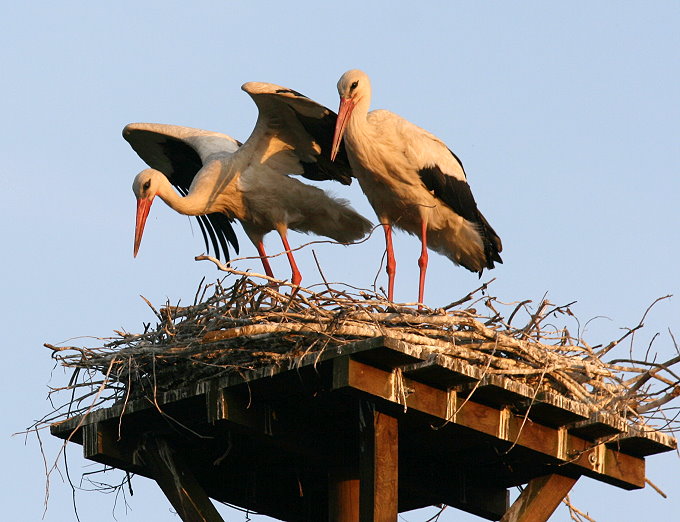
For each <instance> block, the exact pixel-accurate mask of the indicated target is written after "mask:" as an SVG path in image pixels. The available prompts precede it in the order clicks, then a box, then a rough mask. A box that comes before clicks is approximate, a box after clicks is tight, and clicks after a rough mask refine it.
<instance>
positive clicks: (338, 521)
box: [328, 469, 359, 522]
mask: <svg viewBox="0 0 680 522" xmlns="http://www.w3.org/2000/svg"><path fill="white" fill-rule="evenodd" d="M357 475H358V473H357V472H355V471H353V470H349V469H343V470H331V472H330V473H329V477H328V522H359V477H358V476H357Z"/></svg>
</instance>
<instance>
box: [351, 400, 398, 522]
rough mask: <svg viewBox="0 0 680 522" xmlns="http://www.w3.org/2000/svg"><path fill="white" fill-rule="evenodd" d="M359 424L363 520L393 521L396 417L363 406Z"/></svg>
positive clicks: (363, 521) (396, 483) (396, 501)
mask: <svg viewBox="0 0 680 522" xmlns="http://www.w3.org/2000/svg"><path fill="white" fill-rule="evenodd" d="M366 410H368V411H366ZM362 419H363V426H361V427H360V431H361V433H360V435H361V436H360V448H359V477H360V479H361V483H360V487H359V489H360V491H359V513H360V518H361V521H362V522H396V520H397V515H398V500H399V492H398V486H399V479H398V476H399V457H398V449H399V426H398V422H397V419H396V418H395V417H392V416H390V415H387V414H385V413H381V412H379V411H375V409H374V408H373V407H372V405H369V408H367V409H364V412H363V415H362Z"/></svg>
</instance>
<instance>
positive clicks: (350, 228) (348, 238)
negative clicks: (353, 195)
mask: <svg viewBox="0 0 680 522" xmlns="http://www.w3.org/2000/svg"><path fill="white" fill-rule="evenodd" d="M334 203H336V204H335V205H329V206H327V207H325V208H324V209H323V210H322V214H323V216H319V217H320V218H321V219H319V220H316V224H318V226H319V228H323V231H321V230H314V231H313V232H314V233H316V234H321V235H324V236H327V237H330V238H333V239H335V240H336V241H339V242H340V243H351V242H352V241H358V240H359V239H362V238H363V237H364V236H366V234H368V233H369V232H370V231H371V229H372V228H373V225H372V224H371V222H370V221H369V220H368V219H366V218H365V217H363V216H362V215H361V214H359V213H358V212H357V211H356V210H354V209H353V208H352V207H351V206H349V203H348V202H347V201H345V200H344V199H335V198H334Z"/></svg>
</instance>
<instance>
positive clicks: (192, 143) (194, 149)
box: [123, 123, 241, 261]
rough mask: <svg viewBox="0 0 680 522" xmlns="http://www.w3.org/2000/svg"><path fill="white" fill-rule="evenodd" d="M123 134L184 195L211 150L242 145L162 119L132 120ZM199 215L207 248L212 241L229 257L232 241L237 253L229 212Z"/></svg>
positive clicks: (229, 149)
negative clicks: (152, 120)
mask: <svg viewBox="0 0 680 522" xmlns="http://www.w3.org/2000/svg"><path fill="white" fill-rule="evenodd" d="M123 138H125V140H127V142H128V143H129V144H130V145H131V146H132V148H133V149H134V151H135V152H136V153H137V154H138V155H139V157H140V158H142V160H144V162H145V163H146V164H147V165H149V167H151V168H153V169H156V170H158V171H160V172H162V173H163V174H165V176H166V177H167V178H168V180H169V181H170V183H172V185H173V186H174V187H175V188H176V189H177V191H178V192H179V193H180V194H181V195H182V196H186V195H187V194H188V193H189V189H190V187H191V183H192V181H193V180H194V177H195V176H196V174H197V173H198V171H199V170H201V168H202V167H203V163H204V161H205V160H206V159H207V158H208V157H209V156H210V155H211V154H215V153H219V152H225V151H226V152H235V151H236V150H238V148H239V146H240V145H241V144H240V143H239V142H237V141H236V140H234V139H233V138H231V137H230V136H227V135H226V134H220V133H218V132H210V131H204V130H201V129H193V128H191V127H181V126H178V125H165V124H161V123H130V124H129V125H126V126H125V128H124V129H123ZM196 219H197V220H198V225H199V227H200V229H201V234H202V235H203V240H204V241H205V247H206V250H207V251H208V252H210V245H212V248H213V250H214V252H215V255H216V256H217V258H218V259H219V258H222V257H223V258H224V260H225V261H228V260H229V244H231V246H232V247H233V248H234V251H235V252H236V253H237V254H238V239H237V238H236V234H235V233H234V229H233V227H232V224H231V223H232V222H231V220H230V219H229V218H227V216H225V215H224V214H222V213H219V212H216V213H213V214H206V215H204V216H196Z"/></svg>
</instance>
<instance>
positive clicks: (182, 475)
mask: <svg viewBox="0 0 680 522" xmlns="http://www.w3.org/2000/svg"><path fill="white" fill-rule="evenodd" d="M137 454H138V455H139V458H141V459H142V460H143V462H144V464H145V466H146V467H147V468H148V469H149V470H150V471H151V474H152V476H153V478H154V479H155V480H156V482H157V483H158V485H159V486H160V488H161V489H162V490H163V493H165V496H166V497H167V498H168V500H169V501H170V503H171V504H172V506H173V507H174V508H175V510H176V511H177V514H178V515H179V516H180V517H181V518H182V520H183V521H184V522H224V520H223V519H222V517H221V516H220V514H219V512H218V511H217V509H216V508H215V506H214V505H213V504H212V502H211V501H210V499H209V498H208V495H207V494H206V493H205V491H204V490H203V488H202V487H201V485H200V484H199V483H198V481H197V480H196V478H195V477H194V475H193V473H192V472H191V471H190V470H189V468H188V467H187V466H186V465H185V464H184V462H182V459H181V458H180V456H179V454H178V453H177V452H175V451H174V450H173V449H172V448H171V446H170V444H169V443H168V442H167V441H166V440H165V439H163V438H161V437H160V436H158V435H154V434H147V436H145V437H144V438H143V440H142V441H141V442H140V444H139V447H138V448H137Z"/></svg>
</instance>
